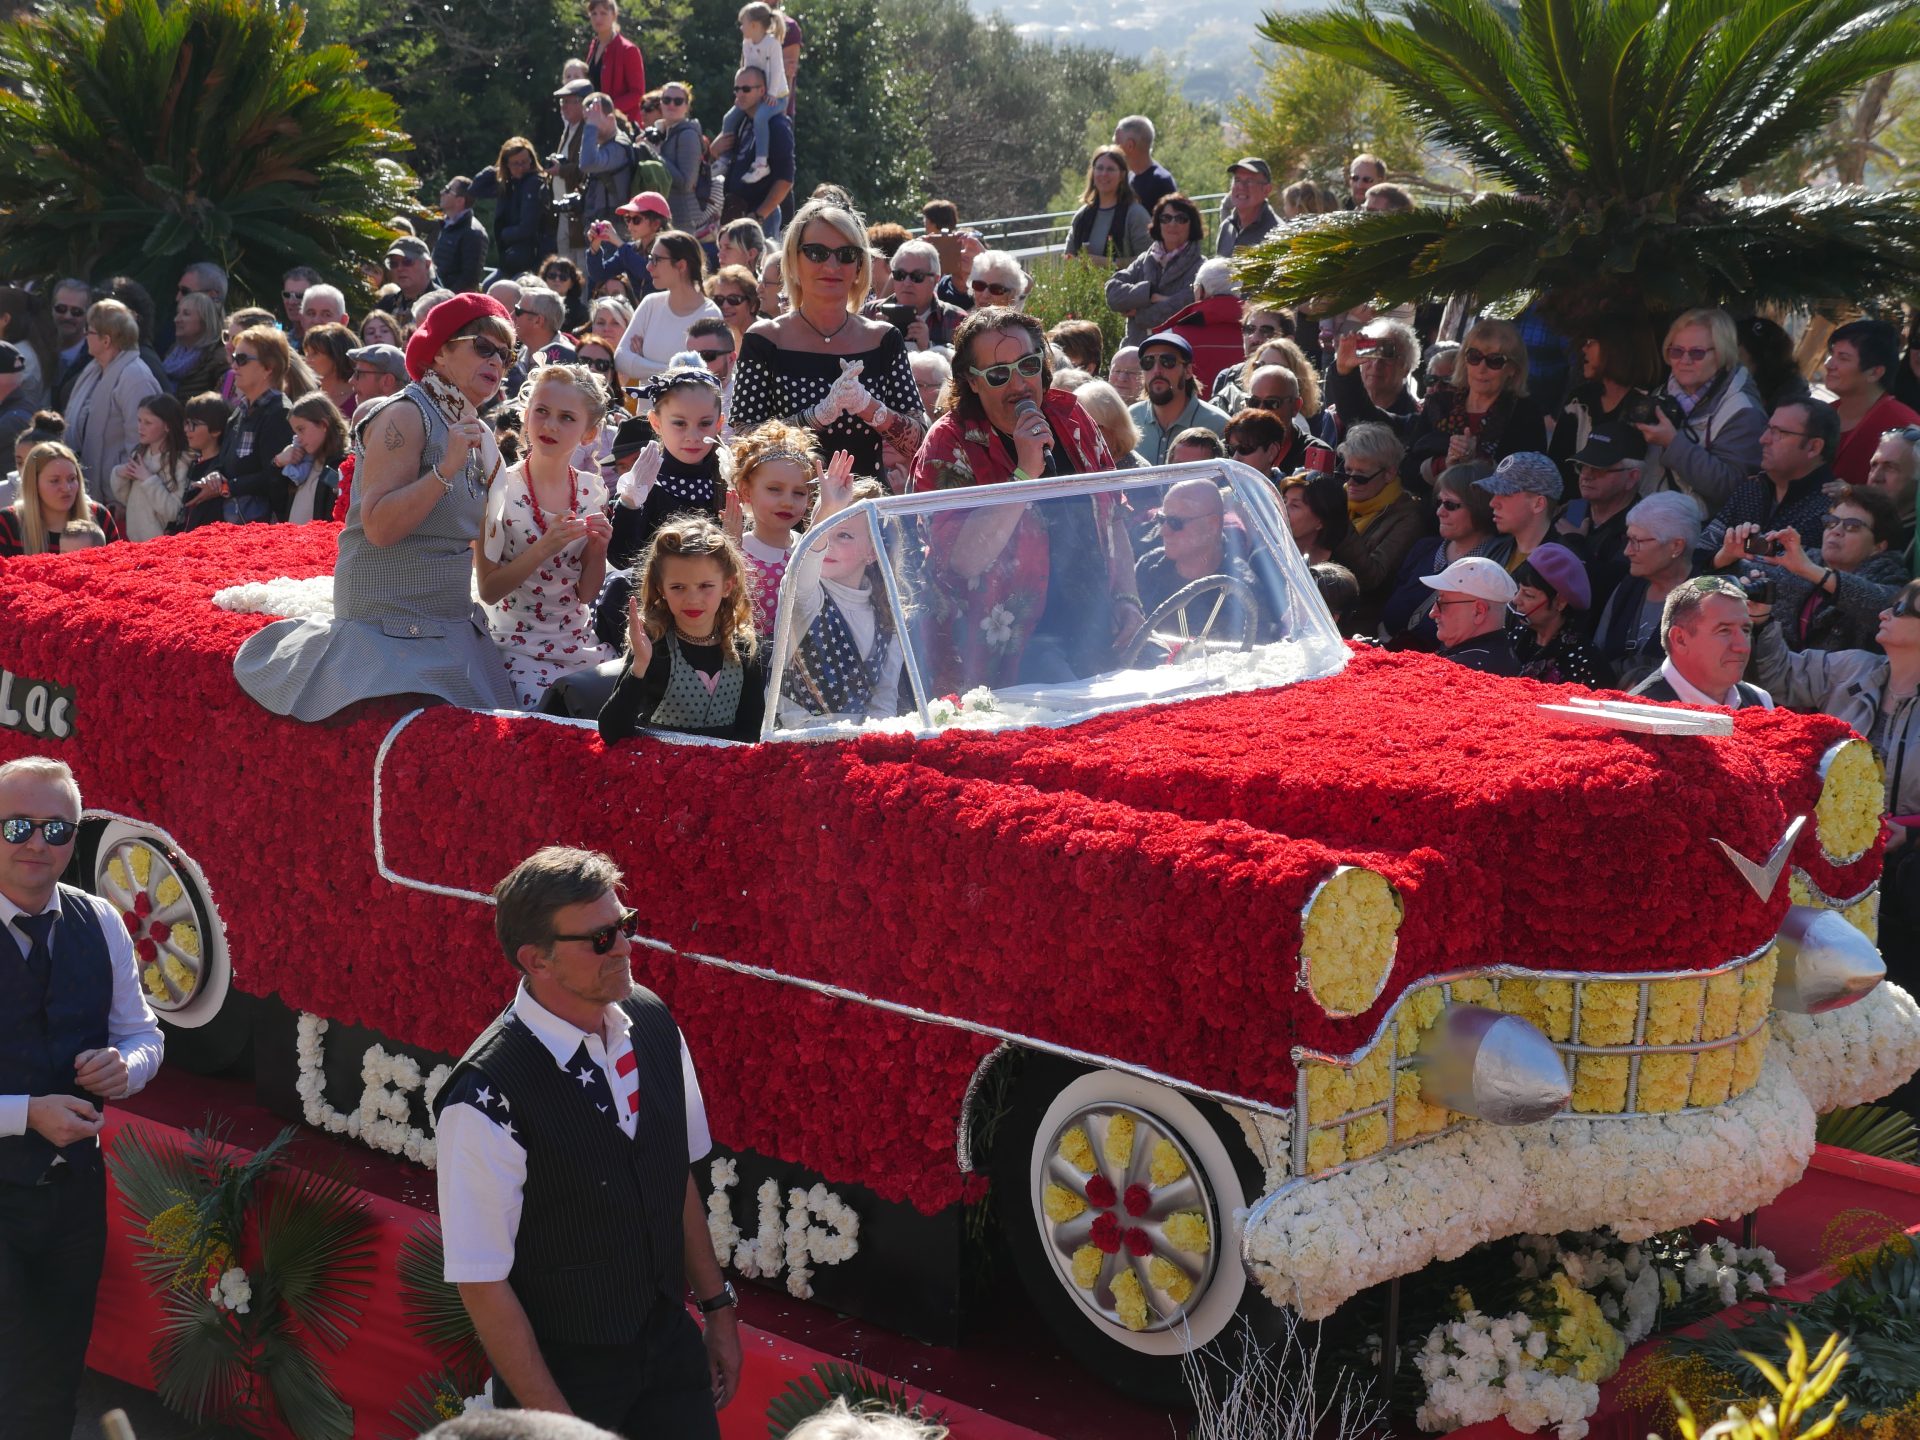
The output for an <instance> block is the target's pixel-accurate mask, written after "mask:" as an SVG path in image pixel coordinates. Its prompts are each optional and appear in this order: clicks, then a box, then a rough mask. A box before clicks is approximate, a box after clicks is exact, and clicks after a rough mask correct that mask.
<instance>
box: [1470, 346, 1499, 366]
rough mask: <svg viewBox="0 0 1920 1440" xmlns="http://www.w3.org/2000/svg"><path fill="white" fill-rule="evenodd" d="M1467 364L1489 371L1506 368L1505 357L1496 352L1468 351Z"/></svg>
mask: <svg viewBox="0 0 1920 1440" xmlns="http://www.w3.org/2000/svg"><path fill="white" fill-rule="evenodd" d="M1467 364H1469V365H1484V366H1486V367H1487V369H1489V370H1504V369H1506V368H1507V357H1506V356H1505V355H1502V354H1501V353H1500V352H1499V351H1498V350H1469V351H1467Z"/></svg>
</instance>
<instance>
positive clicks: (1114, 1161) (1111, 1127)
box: [1100, 1110, 1133, 1170]
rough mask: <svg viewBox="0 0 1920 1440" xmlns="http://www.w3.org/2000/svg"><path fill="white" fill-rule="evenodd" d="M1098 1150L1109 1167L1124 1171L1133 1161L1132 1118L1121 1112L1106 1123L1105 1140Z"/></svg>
mask: <svg viewBox="0 0 1920 1440" xmlns="http://www.w3.org/2000/svg"><path fill="white" fill-rule="evenodd" d="M1100 1148H1101V1149H1103V1150H1105V1151H1106V1154H1107V1163H1108V1164H1109V1165H1114V1166H1118V1167H1119V1168H1120V1169H1122V1170H1124V1169H1126V1168H1127V1166H1128V1165H1129V1164H1130V1163H1131V1162H1132V1160H1133V1116H1131V1115H1129V1114H1127V1112H1126V1111H1124V1110H1122V1111H1120V1112H1119V1113H1118V1114H1116V1115H1115V1116H1114V1117H1113V1118H1112V1119H1111V1120H1109V1121H1107V1138H1106V1140H1105V1141H1104V1142H1103V1143H1102V1145H1101V1147H1100Z"/></svg>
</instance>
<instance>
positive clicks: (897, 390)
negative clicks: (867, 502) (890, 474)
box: [728, 200, 926, 478]
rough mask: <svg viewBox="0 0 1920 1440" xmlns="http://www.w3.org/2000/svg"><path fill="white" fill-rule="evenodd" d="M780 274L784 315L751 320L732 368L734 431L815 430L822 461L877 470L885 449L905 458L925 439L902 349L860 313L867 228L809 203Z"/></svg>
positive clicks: (868, 278)
mask: <svg viewBox="0 0 1920 1440" xmlns="http://www.w3.org/2000/svg"><path fill="white" fill-rule="evenodd" d="M780 273H781V276H782V277H783V284H784V287H785V290H786V296H787V302H788V309H787V312H786V313H785V314H783V315H779V316H775V317H772V318H769V319H763V320H757V321H755V322H754V324H753V326H752V328H751V329H749V330H748V331H747V333H746V335H745V337H744V338H743V339H742V342H741V345H740V360H739V363H738V365H737V366H736V367H735V369H734V372H733V413H732V414H731V415H730V416H729V417H728V419H729V420H730V422H731V423H732V425H733V428H734V430H735V431H736V432H737V433H739V434H742V435H744V434H745V433H746V432H747V431H749V430H751V429H752V428H753V427H754V426H756V425H759V424H762V423H764V422H765V421H768V420H785V421H787V422H788V423H790V424H794V425H801V426H804V427H806V428H807V429H809V430H812V431H814V432H815V433H816V434H817V435H819V437H820V449H821V452H822V455H823V456H824V457H825V458H827V459H831V458H832V457H833V456H834V455H837V454H840V453H841V452H843V451H844V452H845V453H847V454H849V455H851V456H852V457H853V464H854V470H855V471H856V473H858V474H861V475H868V476H873V477H875V478H878V477H879V476H881V475H882V474H883V473H884V470H883V461H882V457H881V448H882V446H883V445H884V446H891V447H892V449H893V451H894V452H895V453H896V454H898V455H902V456H911V455H913V453H914V452H915V451H917V450H918V449H919V448H920V441H921V438H922V436H924V435H925V434H926V417H925V415H924V414H923V413H922V406H921V403H920V391H919V390H918V389H917V388H916V387H915V385H914V379H913V367H912V365H911V363H910V362H909V361H908V359H907V343H906V341H905V339H904V338H903V337H902V336H901V334H900V332H899V331H898V330H896V329H894V328H893V326H891V325H889V324H887V323H886V321H884V320H876V319H873V318H871V317H869V316H866V315H862V314H861V313H860V308H861V306H862V304H863V303H864V302H865V300H866V298H867V287H868V286H869V285H870V284H871V283H872V280H873V262H872V253H871V250H870V248H869V245H868V242H867V227H866V226H865V224H863V223H862V222H861V220H860V217H859V216H857V215H855V214H854V213H853V212H852V211H850V210H847V209H846V208H844V207H843V206H839V205H835V204H832V203H831V202H829V201H825V200H809V201H808V202H807V203H806V204H805V205H802V206H801V207H800V213H799V214H797V215H795V216H794V217H793V224H792V225H790V226H789V227H788V228H787V232H786V238H785V241H784V246H783V249H782V252H781V257H780Z"/></svg>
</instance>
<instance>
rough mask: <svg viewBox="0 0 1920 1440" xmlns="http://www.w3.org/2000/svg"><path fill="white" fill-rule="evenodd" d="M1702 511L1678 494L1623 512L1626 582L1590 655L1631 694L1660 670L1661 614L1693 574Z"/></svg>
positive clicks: (1598, 628) (1597, 629) (1611, 601)
mask: <svg viewBox="0 0 1920 1440" xmlns="http://www.w3.org/2000/svg"><path fill="white" fill-rule="evenodd" d="M1701 523H1702V519H1701V515H1700V506H1699V504H1698V502H1696V501H1695V500H1694V499H1693V497H1692V496H1690V495H1684V494H1682V493H1680V492H1679V491H1677V490H1663V491H1661V492H1660V493H1659V494H1658V495H1649V496H1648V497H1647V498H1646V499H1644V500H1642V501H1641V502H1640V503H1639V504H1637V505H1635V506H1634V507H1633V508H1632V509H1631V510H1629V511H1628V512H1627V540H1626V546H1627V578H1626V579H1624V580H1622V581H1621V582H1620V583H1619V585H1617V586H1615V587H1614V591H1613V594H1612V595H1610V596H1609V597H1608V598H1607V604H1606V608H1605V609H1603V610H1602V611H1601V612H1600V619H1599V621H1598V623H1596V624H1595V626H1594V628H1593V651H1594V653H1595V654H1596V655H1598V656H1599V657H1600V658H1601V659H1602V660H1605V661H1607V662H1608V663H1609V664H1611V665H1612V666H1613V668H1614V672H1615V673H1616V674H1617V675H1618V676H1619V680H1620V688H1621V689H1622V690H1626V689H1630V688H1631V687H1633V686H1635V685H1637V684H1639V683H1640V682H1641V681H1642V680H1644V679H1645V678H1646V677H1647V676H1648V675H1650V674H1652V673H1653V672H1654V671H1655V670H1658V669H1659V668H1660V662H1661V660H1662V659H1663V658H1664V653H1665V652H1664V651H1663V649H1662V647H1661V644H1660V612H1661V610H1662V608H1663V607H1664V606H1665V605H1666V603H1667V596H1668V594H1669V593H1671V592H1672V590H1673V587H1674V586H1676V585H1678V584H1679V583H1680V582H1681V581H1682V580H1685V579H1686V578H1687V576H1688V575H1690V574H1692V572H1693V552H1694V550H1695V548H1696V547H1697V546H1698V545H1699V544H1700V526H1701Z"/></svg>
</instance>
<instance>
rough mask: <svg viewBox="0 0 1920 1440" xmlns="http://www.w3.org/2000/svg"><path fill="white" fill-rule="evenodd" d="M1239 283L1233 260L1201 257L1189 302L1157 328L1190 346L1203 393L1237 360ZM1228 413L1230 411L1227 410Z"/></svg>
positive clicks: (1218, 257) (1239, 351) (1239, 350)
mask: <svg viewBox="0 0 1920 1440" xmlns="http://www.w3.org/2000/svg"><path fill="white" fill-rule="evenodd" d="M1240 319H1241V305H1240V287H1239V284H1238V283H1237V282H1236V281H1235V280H1234V278H1233V262H1232V261H1231V260H1228V259H1226V258H1225V257H1224V256H1219V255H1216V256H1213V257H1212V258H1211V259H1208V260H1203V261H1202V262H1201V263H1200V268H1199V269H1198V270H1197V271H1195V272H1194V276H1193V303H1192V304H1191V305H1189V306H1187V307H1186V308H1185V309H1183V310H1180V311H1177V312H1176V313H1175V314H1174V315H1173V316H1172V318H1170V319H1169V320H1168V321H1167V322H1166V323H1165V324H1164V325H1162V326H1161V327H1160V328H1161V329H1163V330H1172V331H1175V332H1177V333H1178V334H1180V335H1182V336H1184V337H1185V339H1186V342H1187V343H1188V344H1189V345H1191V346H1192V347H1193V378H1194V379H1195V380H1197V381H1198V382H1199V383H1200V393H1201V394H1203V395H1204V394H1207V393H1208V391H1209V390H1210V389H1211V388H1212V386H1213V384H1214V382H1215V380H1216V379H1217V378H1218V377H1219V376H1220V375H1222V374H1225V373H1227V372H1229V371H1231V370H1232V369H1233V368H1234V366H1235V365H1237V364H1238V363H1239V361H1240V356H1241V353H1242V351H1241V334H1240ZM1228 413H1231V412H1228Z"/></svg>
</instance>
